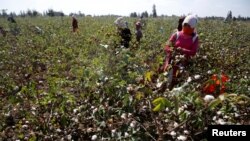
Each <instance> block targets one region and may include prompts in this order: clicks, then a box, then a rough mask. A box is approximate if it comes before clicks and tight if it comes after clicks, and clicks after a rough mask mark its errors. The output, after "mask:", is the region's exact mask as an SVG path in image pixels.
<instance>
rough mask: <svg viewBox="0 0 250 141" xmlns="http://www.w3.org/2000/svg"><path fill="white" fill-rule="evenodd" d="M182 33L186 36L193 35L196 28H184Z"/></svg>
mask: <svg viewBox="0 0 250 141" xmlns="http://www.w3.org/2000/svg"><path fill="white" fill-rule="evenodd" d="M182 31H183V33H184V34H187V35H191V34H192V33H194V28H191V27H189V26H183V28H182Z"/></svg>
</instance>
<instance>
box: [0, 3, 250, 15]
mask: <svg viewBox="0 0 250 141" xmlns="http://www.w3.org/2000/svg"><path fill="white" fill-rule="evenodd" d="M153 4H155V5H156V12H157V15H162V14H164V15H169V16H171V15H178V16H180V15H187V14H189V13H192V14H197V15H198V16H200V17H205V16H221V17H226V15H227V13H228V11H229V10H231V11H232V14H233V16H236V17H237V16H238V15H241V16H244V17H246V16H248V17H250V0H0V10H1V9H7V13H10V12H16V13H17V14H19V12H20V11H21V10H24V11H27V9H30V10H37V11H39V12H40V13H43V12H44V11H46V10H48V9H53V10H55V11H63V12H64V13H65V14H67V15H68V14H69V13H71V12H73V13H78V12H79V11H81V13H84V14H85V15H88V14H90V15H108V14H115V15H121V16H129V15H130V13H132V12H137V13H142V12H144V11H147V12H148V13H149V14H151V13H152V7H153Z"/></svg>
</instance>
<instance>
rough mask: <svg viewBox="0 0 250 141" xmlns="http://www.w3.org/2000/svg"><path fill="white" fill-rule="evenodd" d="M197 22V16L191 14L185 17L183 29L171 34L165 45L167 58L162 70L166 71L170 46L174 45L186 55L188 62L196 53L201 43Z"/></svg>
mask: <svg viewBox="0 0 250 141" xmlns="http://www.w3.org/2000/svg"><path fill="white" fill-rule="evenodd" d="M197 23H198V19H197V17H196V16H194V15H189V16H187V17H185V19H184V21H183V23H182V30H181V31H177V32H175V33H174V34H172V35H171V37H170V39H169V41H168V43H167V45H166V47H165V53H166V58H165V61H164V64H163V66H162V68H161V71H165V70H166V69H167V67H168V64H169V61H170V56H171V49H170V47H174V48H175V49H176V51H177V52H179V53H180V54H181V55H184V56H185V60H186V61H185V62H186V63H187V62H188V60H189V59H190V57H192V56H194V55H195V54H196V52H197V50H198V45H199V39H198V35H197V33H196V32H195V27H196V26H197ZM184 65H185V64H184Z"/></svg>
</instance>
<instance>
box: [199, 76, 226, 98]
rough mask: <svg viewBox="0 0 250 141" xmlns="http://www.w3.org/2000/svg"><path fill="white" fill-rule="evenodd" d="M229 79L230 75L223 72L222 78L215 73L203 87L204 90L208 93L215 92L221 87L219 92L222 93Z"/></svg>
mask: <svg viewBox="0 0 250 141" xmlns="http://www.w3.org/2000/svg"><path fill="white" fill-rule="evenodd" d="M228 81H229V77H228V76H227V75H225V74H221V76H220V78H219V77H218V75H216V74H214V75H212V77H211V78H210V81H209V82H208V83H207V84H206V85H205V87H204V88H203V92H204V93H207V94H215V93H216V89H217V88H219V94H222V93H224V92H225V90H226V86H225V83H226V82H228Z"/></svg>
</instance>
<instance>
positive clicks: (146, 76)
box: [145, 71, 153, 82]
mask: <svg viewBox="0 0 250 141" xmlns="http://www.w3.org/2000/svg"><path fill="white" fill-rule="evenodd" d="M152 75H153V72H152V71H149V72H146V74H145V80H146V82H151V81H152V80H151V77H152Z"/></svg>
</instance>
